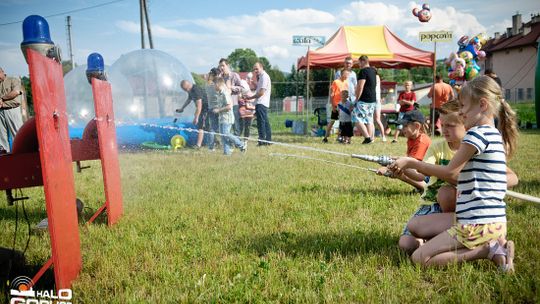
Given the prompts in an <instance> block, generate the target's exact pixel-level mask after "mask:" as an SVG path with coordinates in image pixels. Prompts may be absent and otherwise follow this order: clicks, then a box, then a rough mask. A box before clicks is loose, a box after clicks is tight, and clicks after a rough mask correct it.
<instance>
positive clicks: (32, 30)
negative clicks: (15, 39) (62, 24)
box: [21, 15, 62, 63]
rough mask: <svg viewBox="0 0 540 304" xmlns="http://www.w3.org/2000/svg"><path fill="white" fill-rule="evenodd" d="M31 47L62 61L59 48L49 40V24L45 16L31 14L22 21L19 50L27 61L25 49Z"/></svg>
mask: <svg viewBox="0 0 540 304" xmlns="http://www.w3.org/2000/svg"><path fill="white" fill-rule="evenodd" d="M27 49H32V50H34V51H36V52H38V53H40V54H42V55H43V56H47V57H49V58H51V59H53V60H55V61H57V62H59V63H60V62H62V58H61V56H60V48H59V47H57V46H55V45H54V43H53V42H52V40H51V33H50V32H49V24H48V23H47V20H45V18H43V17H41V16H38V15H31V16H28V17H26V18H25V19H24V21H23V42H21V50H22V52H23V55H24V59H26V62H28V58H27V54H26V51H27Z"/></svg>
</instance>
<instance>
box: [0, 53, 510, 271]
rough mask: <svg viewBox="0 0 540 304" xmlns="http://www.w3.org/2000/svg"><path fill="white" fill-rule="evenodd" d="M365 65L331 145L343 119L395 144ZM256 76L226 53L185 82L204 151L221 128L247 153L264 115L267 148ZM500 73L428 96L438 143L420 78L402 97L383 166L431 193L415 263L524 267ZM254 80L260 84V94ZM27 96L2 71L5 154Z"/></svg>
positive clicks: (336, 110)
mask: <svg viewBox="0 0 540 304" xmlns="http://www.w3.org/2000/svg"><path fill="white" fill-rule="evenodd" d="M359 63H360V68H361V70H360V72H359V73H358V75H356V73H355V72H354V71H353V70H352V67H353V60H352V58H350V57H348V58H346V59H345V67H344V68H343V69H341V70H340V71H338V73H336V80H335V81H334V82H333V83H332V86H331V94H330V100H331V109H332V112H331V115H330V122H329V124H328V126H327V129H326V135H325V137H324V139H323V141H324V142H328V136H329V135H330V131H331V127H332V126H333V124H334V123H335V121H339V130H340V138H341V141H342V142H343V143H346V144H348V143H351V138H352V137H353V126H355V127H356V128H357V129H358V130H359V131H360V133H361V134H362V136H363V137H364V141H363V142H362V144H370V143H372V142H373V141H374V135H375V127H374V125H375V123H377V125H378V127H379V128H380V131H381V135H382V140H383V141H386V138H385V135H386V132H385V129H384V128H383V125H382V123H381V122H380V117H381V115H380V110H381V105H380V77H379V76H378V74H377V70H376V69H374V68H372V67H370V64H369V59H368V57H367V56H361V57H360V58H359ZM491 74H493V73H491ZM252 75H253V76H252V78H251V79H247V80H244V79H241V78H240V76H239V75H238V74H237V73H235V72H233V71H232V70H231V68H230V66H229V63H228V61H227V60H226V59H221V60H220V61H219V64H218V67H216V68H212V69H211V70H210V71H209V73H208V77H207V79H206V84H205V86H204V87H201V86H199V85H197V84H195V83H192V82H191V81H189V80H182V81H181V83H180V85H181V88H182V89H183V90H184V91H186V92H187V93H188V99H187V100H186V102H185V103H184V104H183V105H182V107H181V108H179V109H177V112H183V111H184V109H185V108H186V107H187V106H188V105H189V104H190V103H191V102H193V103H194V104H195V109H196V110H195V115H194V118H193V124H194V125H196V126H197V129H198V130H199V133H198V137H197V142H196V147H197V148H201V147H202V145H203V142H204V139H205V138H206V145H207V146H208V148H209V149H211V150H213V149H214V148H215V142H216V141H215V137H214V134H213V133H219V134H220V135H221V141H222V143H221V144H222V146H223V153H224V154H225V155H231V153H232V148H233V147H236V148H238V149H239V150H240V151H242V152H245V151H246V149H247V144H248V143H247V141H242V140H240V138H239V137H240V136H244V137H249V136H250V132H249V129H250V126H251V123H252V120H253V118H254V117H256V118H257V130H258V139H259V141H258V145H259V146H266V145H269V144H271V140H272V130H271V127H270V122H269V119H268V108H269V105H270V93H271V80H270V77H269V75H268V74H267V73H266V72H265V71H264V66H263V65H262V64H261V63H260V62H257V63H255V64H254V66H253V74H252ZM493 75H494V74H493ZM493 75H485V76H479V77H477V78H475V79H473V80H471V81H469V82H467V83H465V84H464V85H463V87H462V88H460V90H459V92H458V94H457V98H456V95H455V93H454V90H453V89H452V88H451V87H449V86H448V85H446V84H444V82H442V79H441V78H440V77H437V78H436V84H435V85H434V86H433V87H432V88H431V90H430V92H429V93H428V96H429V97H430V98H433V99H434V100H435V101H436V102H433V103H432V105H431V109H430V117H432V119H433V118H434V119H435V120H439V119H440V125H439V126H438V127H437V129H438V131H439V132H440V133H441V134H442V135H443V137H444V140H441V141H437V142H434V143H432V141H431V139H430V137H429V136H428V135H427V132H426V121H427V120H426V118H425V117H424V115H423V114H422V113H421V111H419V110H418V109H417V108H416V106H415V105H416V95H415V93H414V92H413V91H412V83H411V82H410V81H407V82H405V83H404V88H405V90H404V91H403V92H401V93H400V94H399V97H398V101H399V103H400V111H399V116H398V121H397V124H398V125H399V127H398V128H397V130H396V133H395V136H394V139H393V141H397V140H398V135H399V133H402V134H403V135H404V137H405V138H407V151H406V156H405V157H397V158H395V161H394V162H393V163H392V164H391V165H389V166H387V167H381V168H379V170H378V171H377V173H378V174H380V175H385V176H389V177H392V178H397V179H399V180H401V181H403V182H405V183H407V184H410V185H412V186H413V187H414V190H413V191H415V192H418V193H421V204H420V207H419V208H418V210H417V211H416V212H415V213H414V214H413V216H412V217H411V218H410V220H409V221H408V223H407V224H406V225H405V227H404V229H403V232H402V235H401V236H400V238H399V247H400V248H401V249H402V250H404V251H405V252H407V253H408V254H410V255H411V258H412V261H413V262H415V263H418V264H421V265H427V266H430V265H446V264H449V263H453V262H461V261H469V260H476V259H490V260H492V261H493V262H494V263H495V264H497V265H498V266H499V267H500V269H501V270H503V271H505V272H512V271H513V269H514V265H513V259H514V252H515V244H514V242H513V241H511V240H508V239H507V236H506V233H507V224H506V223H507V221H506V204H505V202H504V200H503V198H504V196H505V193H506V190H507V188H508V187H512V186H515V185H516V184H517V183H518V177H517V176H516V174H515V173H514V172H513V171H512V170H511V169H509V168H508V167H507V165H506V164H507V160H508V159H509V158H510V157H511V156H512V155H513V154H514V152H515V150H516V139H517V136H518V130H517V124H516V117H515V113H514V112H513V110H512V109H511V108H510V106H509V105H508V103H507V102H505V100H504V99H503V98H502V88H501V87H500V84H499V83H498V82H497V81H496V80H497V79H496V78H495V77H496V76H495V77H494V76H493ZM250 81H251V82H252V84H256V88H255V90H254V91H252V90H251V87H250V83H249V82H250ZM378 88H379V89H378ZM21 94H22V91H21V87H20V81H19V80H18V79H17V78H12V77H7V76H6V74H5V73H4V71H3V70H2V69H1V68H0V98H1V99H0V154H2V153H7V152H9V143H8V134H10V135H11V136H12V137H14V136H15V134H16V132H17V130H18V129H19V128H20V126H21V125H22V116H21V111H20V105H21V101H20V95H21ZM205 134H207V135H208V136H205Z"/></svg>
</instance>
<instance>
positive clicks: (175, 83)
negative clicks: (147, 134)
mask: <svg viewBox="0 0 540 304" xmlns="http://www.w3.org/2000/svg"><path fill="white" fill-rule="evenodd" d="M110 74H111V76H112V75H113V74H115V75H119V76H121V77H122V78H123V79H125V80H126V81H127V83H128V84H129V85H128V87H129V95H131V96H132V99H131V100H124V99H122V100H118V101H116V100H115V103H117V106H118V107H115V115H116V117H117V118H121V119H122V120H123V122H126V123H130V122H140V121H147V120H154V119H163V118H171V120H172V117H173V116H176V115H177V114H175V110H176V109H178V108H180V107H181V106H182V105H183V104H184V102H185V101H186V100H187V97H188V94H187V93H186V92H184V90H182V88H181V87H180V82H181V81H182V80H188V81H190V82H192V83H193V78H192V77H191V73H190V72H189V71H188V69H187V68H186V67H185V66H184V65H183V64H182V63H181V62H180V61H179V60H178V59H176V58H174V57H173V56H171V55H169V54H167V53H165V52H163V51H158V50H153V49H142V50H136V51H133V52H130V53H127V54H125V55H122V56H121V57H120V58H119V59H118V60H117V61H116V62H115V63H114V64H113V65H112V66H111V69H110ZM111 84H112V85H113V93H114V83H113V81H112V80H111ZM117 109H118V110H117ZM194 113H195V107H194V105H193V104H190V106H189V107H187V108H186V109H185V110H184V112H183V113H182V114H181V115H180V117H179V121H182V122H183V121H189V120H191V119H193V115H194Z"/></svg>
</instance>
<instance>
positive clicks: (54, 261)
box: [0, 49, 122, 289]
mask: <svg viewBox="0 0 540 304" xmlns="http://www.w3.org/2000/svg"><path fill="white" fill-rule="evenodd" d="M27 55H28V65H29V68H30V79H31V81H32V93H33V99H34V111H35V119H30V120H28V121H27V122H26V123H25V124H24V125H23V126H22V127H21V129H20V130H19V132H18V133H17V135H16V136H15V138H14V141H13V150H12V153H11V154H5V155H0V168H1V170H0V190H6V192H7V194H8V200H10V197H11V190H12V189H19V188H27V187H35V186H41V185H43V190H44V192H45V202H46V208H47V218H48V225H49V226H48V228H49V235H50V240H51V253H52V257H51V258H50V259H49V260H48V261H47V262H46V263H45V264H44V265H43V267H42V268H41V269H40V270H39V271H38V273H37V274H36V275H35V276H34V277H33V282H34V284H35V282H37V281H38V280H39V279H40V278H41V276H42V275H43V274H44V273H45V271H46V270H47V269H49V268H50V266H51V265H54V277H55V283H56V288H57V289H64V288H69V287H70V286H71V282H72V281H73V280H74V279H75V278H76V277H77V275H78V274H79V272H80V270H81V267H82V258H81V248H80V247H81V245H80V238H79V226H78V219H77V210H76V204H75V200H76V195H75V183H74V177H73V167H72V162H77V164H78V165H79V164H80V161H84V160H95V159H100V160H101V167H102V173H103V182H104V192H105V203H104V205H103V206H102V207H100V208H99V209H98V211H97V212H96V214H94V216H92V218H91V219H90V221H89V222H91V221H93V220H94V219H95V218H96V217H97V216H98V215H99V214H100V213H101V212H103V211H104V210H105V209H106V210H107V216H108V224H109V225H113V224H114V223H116V222H117V221H118V220H119V218H120V216H121V215H122V191H121V184H120V168H119V165H118V149H117V143H116V131H115V126H114V113H113V110H112V97H111V96H112V95H111V86H110V84H109V83H108V82H106V81H101V80H97V79H92V90H93V95H94V103H95V113H96V118H95V119H94V120H92V121H91V122H90V123H88V125H87V126H86V128H85V131H84V135H83V138H82V139H77V140H71V141H70V138H69V132H68V115H67V111H66V99H65V94H64V79H63V75H62V66H61V64H59V63H58V62H56V61H54V60H52V59H50V58H47V57H45V56H43V55H41V54H40V53H38V52H36V51H34V50H32V49H28V50H27ZM78 167H79V168H80V165H79V166H78ZM11 202H13V201H12V200H11Z"/></svg>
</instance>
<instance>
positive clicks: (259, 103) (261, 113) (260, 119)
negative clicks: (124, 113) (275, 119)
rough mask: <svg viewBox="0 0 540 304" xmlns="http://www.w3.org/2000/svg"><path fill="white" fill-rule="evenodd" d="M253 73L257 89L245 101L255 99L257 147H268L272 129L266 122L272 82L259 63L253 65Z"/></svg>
mask: <svg viewBox="0 0 540 304" xmlns="http://www.w3.org/2000/svg"><path fill="white" fill-rule="evenodd" d="M253 73H254V74H255V76H257V77H258V81H257V89H256V90H255V95H253V96H250V97H247V99H256V105H255V115H256V116H257V130H258V131H259V144H258V146H265V145H269V144H270V143H269V141H271V140H272V129H271V127H270V121H269V120H268V108H269V107H270V93H271V92H272V82H271V80H270V76H269V75H268V73H266V71H265V70H264V67H263V65H262V63H260V62H257V63H255V65H253Z"/></svg>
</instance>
